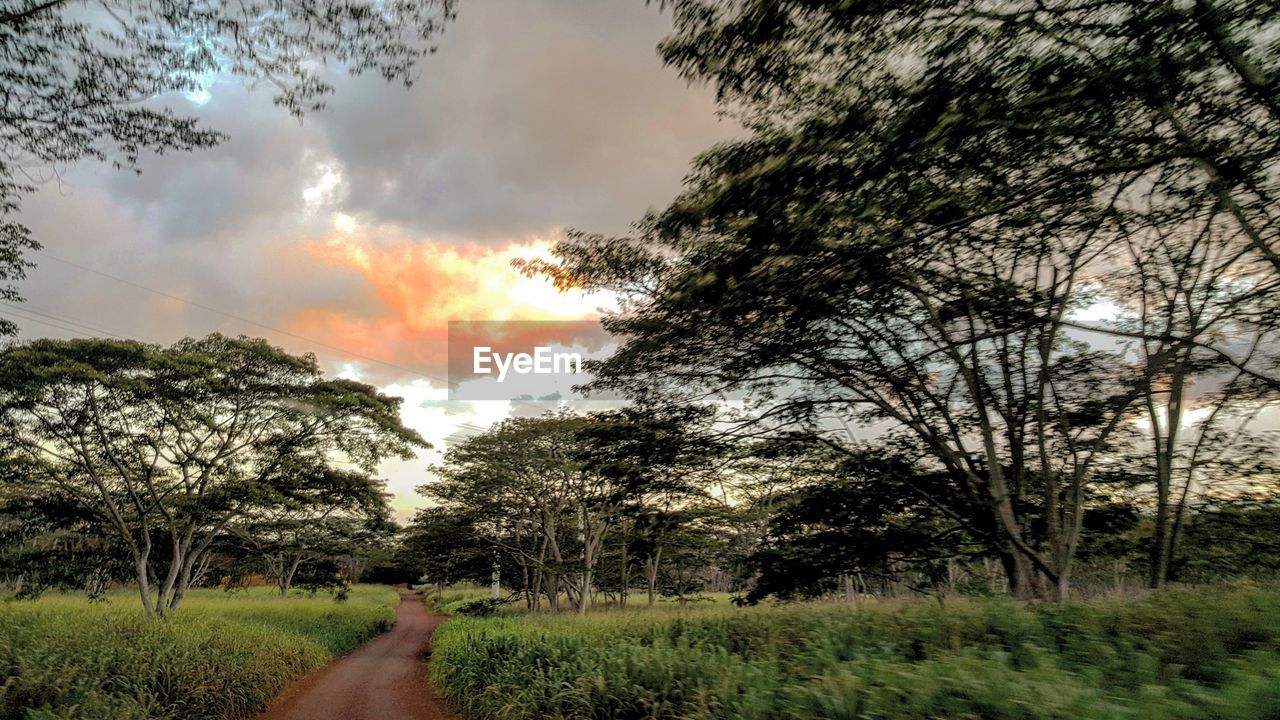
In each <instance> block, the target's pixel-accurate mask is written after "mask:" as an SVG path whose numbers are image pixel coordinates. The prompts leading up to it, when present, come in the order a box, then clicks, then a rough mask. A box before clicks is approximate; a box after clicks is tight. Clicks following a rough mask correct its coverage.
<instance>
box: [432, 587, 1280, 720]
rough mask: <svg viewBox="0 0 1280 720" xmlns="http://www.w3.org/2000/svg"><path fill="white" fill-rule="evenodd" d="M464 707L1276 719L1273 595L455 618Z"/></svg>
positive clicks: (517, 713)
mask: <svg viewBox="0 0 1280 720" xmlns="http://www.w3.org/2000/svg"><path fill="white" fill-rule="evenodd" d="M432 672H433V676H434V678H435V680H436V682H437V684H438V685H439V686H440V688H441V690H442V692H443V693H444V694H445V696H446V697H447V698H448V699H449V701H450V702H451V703H453V704H454V706H455V707H456V708H458V709H459V710H460V711H461V712H462V713H463V714H464V716H465V717H467V718H477V719H478V718H502V719H515V718H619V719H623V718H673V719H674V718H680V719H681V720H697V719H700V718H745V719H755V718H759V719H764V718H867V719H872V718H879V719H885V720H891V719H898V718H912V719H920V720H924V719H927V718H950V719H968V718H996V719H1005V718H1008V719H1010V720H1015V719H1016V720H1033V719H1039V718H1064V719H1065V718H1073V719H1074V718H1082V719H1093V718H1097V719H1102V718H1106V719H1112V718H1115V719H1121V718H1132V719H1134V720H1139V719H1140V720H1148V719H1150V720H1160V719H1164V718H1167V719H1169V720H1173V719H1175V718H1176V719H1178V720H1183V719H1191V718H1205V719H1209V718H1213V719H1225V718H1280V593H1276V592H1271V591H1263V590H1257V589H1217V590H1212V591H1195V592H1193V591H1186V590H1183V591H1173V592H1165V593H1161V594H1159V595H1156V596H1154V597H1151V598H1147V599H1143V600H1137V601H1128V602H1124V601H1106V602H1101V601H1098V602H1088V603H1073V604H1069V605H1023V604H1017V603H1014V602H1012V601H1006V600H998V599H997V600H963V601H949V602H948V603H947V604H946V605H945V606H939V605H938V604H937V603H930V602H919V603H898V604H886V605H874V604H872V605H867V606H865V607H862V608H855V607H852V606H848V605H794V606H776V607H767V608H753V609H736V608H728V607H724V606H722V605H720V604H715V605H711V604H703V605H701V606H698V607H696V608H693V609H690V610H688V611H684V612H679V611H673V610H668V609H663V610H660V611H657V612H645V611H620V612H611V613H602V614H599V615H596V616H588V617H586V618H575V617H569V616H527V617H500V618H492V619H472V618H454V619H452V620H450V621H449V623H448V624H446V625H445V626H443V627H442V629H441V630H440V631H439V633H438V634H437V637H436V640H435V644H434V651H433V655H432Z"/></svg>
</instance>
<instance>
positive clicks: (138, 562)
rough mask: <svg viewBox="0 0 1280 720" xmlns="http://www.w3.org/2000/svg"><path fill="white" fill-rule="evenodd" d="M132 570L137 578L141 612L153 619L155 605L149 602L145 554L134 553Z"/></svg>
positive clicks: (149, 594) (149, 584)
mask: <svg viewBox="0 0 1280 720" xmlns="http://www.w3.org/2000/svg"><path fill="white" fill-rule="evenodd" d="M133 569H134V572H135V573H136V574H137V578H138V594H139V595H141V596H142V610H143V612H144V613H146V616H147V617H154V616H155V614H156V610H155V605H153V604H152V602H151V583H150V582H149V576H150V570H149V568H148V567H147V553H146V552H143V551H139V552H135V553H134V556H133Z"/></svg>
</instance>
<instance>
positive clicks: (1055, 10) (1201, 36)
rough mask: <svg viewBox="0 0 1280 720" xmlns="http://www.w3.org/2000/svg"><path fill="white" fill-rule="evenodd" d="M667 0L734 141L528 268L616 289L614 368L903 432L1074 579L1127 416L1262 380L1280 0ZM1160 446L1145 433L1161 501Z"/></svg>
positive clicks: (818, 426)
mask: <svg viewBox="0 0 1280 720" xmlns="http://www.w3.org/2000/svg"><path fill="white" fill-rule="evenodd" d="M670 5H671V6H672V7H673V13H674V17H675V21H676V32H675V33H674V34H673V36H672V37H670V38H668V39H667V40H666V41H665V42H664V43H663V45H662V47H661V52H662V54H663V56H664V58H665V59H666V60H667V61H668V62H670V63H672V64H674V65H676V66H677V67H679V68H680V69H681V71H682V72H684V73H685V74H686V75H687V76H689V77H691V78H697V79H705V80H709V81H711V82H713V83H714V84H715V86H716V88H717V90H718V93H719V97H720V99H721V101H722V103H723V104H724V106H725V107H726V109H728V110H729V111H730V112H732V113H735V114H736V116H737V117H739V118H740V119H741V120H742V121H743V123H744V125H745V126H746V129H747V136H746V137H745V138H744V139H740V140H737V141H734V142H731V143H726V144H723V145H720V146H717V147H716V148H713V149H712V150H710V151H708V152H707V153H705V154H704V155H702V156H701V157H700V158H699V159H698V161H697V162H696V164H695V168H694V171H693V173H692V174H691V175H690V178H689V180H688V187H687V190H686V192H685V193H684V194H683V195H682V196H681V197H679V198H678V199H677V200H676V202H674V203H673V204H672V205H671V206H670V207H669V208H668V209H666V210H665V211H663V212H661V213H656V214H654V215H652V216H650V217H649V218H646V219H645V220H644V221H643V222H642V223H640V224H639V226H638V229H637V232H636V233H635V235H634V236H633V237H629V238H606V237H600V236H593V235H588V234H575V235H572V236H571V237H570V238H569V239H568V241H567V242H565V243H563V244H561V245H560V246H559V247H558V248H557V250H556V253H557V255H558V256H559V259H560V262H559V263H558V264H555V265H551V264H546V263H536V262H535V263H531V264H530V265H529V266H528V267H529V269H531V270H542V271H545V272H548V273H550V274H551V275H552V276H554V277H556V278H557V280H558V281H559V282H560V283H561V284H562V285H565V286H585V287H588V288H607V289H610V290H614V291H616V292H619V293H620V295H621V297H622V301H623V307H622V312H621V313H619V314H618V315H616V316H615V317H612V318H609V319H607V320H606V325H607V326H609V328H610V329H611V330H614V331H616V332H618V333H619V334H620V335H622V336H624V337H627V338H629V341H628V342H627V344H626V345H625V346H624V347H623V349H622V350H621V351H620V352H619V353H618V354H616V355H615V356H614V357H613V358H612V359H611V360H609V361H607V362H605V363H604V364H603V366H602V367H600V368H599V371H600V372H599V373H598V375H597V377H599V378H600V379H601V383H602V384H611V385H615V386H621V387H623V388H625V389H627V390H630V391H632V392H634V393H637V394H644V393H647V392H650V391H651V389H652V387H653V385H655V384H659V385H661V384H664V383H665V384H667V385H671V386H675V387H676V388H677V389H681V390H684V391H686V392H688V393H689V394H690V395H691V396H695V397H697V396H701V395H705V394H707V393H718V392H724V391H729V390H744V389H745V390H747V391H753V392H754V397H755V398H756V399H757V400H758V404H757V405H756V408H757V410H758V412H757V414H756V416H755V417H754V418H752V420H753V422H754V423H755V425H756V427H759V426H760V423H766V424H773V425H774V426H775V427H778V428H780V429H781V428H788V427H797V426H799V427H805V428H811V429H815V430H818V431H821V430H822V429H823V428H831V427H832V425H833V421H834V422H835V423H836V424H837V428H838V423H839V422H854V423H856V422H859V421H862V422H869V423H875V424H876V425H877V427H878V428H879V429H880V430H884V429H885V428H886V427H887V428H888V429H889V430H890V432H891V433H892V434H893V435H895V436H896V437H897V438H899V439H900V441H901V442H904V443H907V444H908V445H909V446H910V447H911V450H912V452H914V453H916V454H917V455H918V457H919V460H920V462H921V463H923V466H922V469H923V470H925V471H926V476H927V477H931V478H938V482H935V483H933V484H932V485H931V486H928V487H925V486H923V485H920V484H919V483H916V484H914V485H913V490H914V491H915V492H917V493H918V494H919V495H920V496H922V497H924V498H926V499H928V501H929V502H931V503H934V504H935V505H936V506H937V507H938V508H940V509H943V510H945V511H946V512H949V513H952V514H955V515H956V516H957V517H962V518H963V519H964V520H965V522H966V523H967V524H968V529H969V531H970V532H972V533H974V534H975V535H976V536H978V537H982V538H986V539H987V541H988V542H989V543H990V544H991V546H992V548H993V549H994V550H996V551H997V552H999V553H1000V555H1001V556H1002V558H1003V560H1004V563H1005V567H1006V570H1007V572H1008V574H1009V577H1010V578H1011V580H1012V586H1013V587H1014V588H1015V591H1016V592H1018V593H1019V594H1023V595H1029V594H1033V593H1037V592H1047V591H1049V588H1048V587H1046V586H1055V587H1054V589H1053V591H1052V592H1054V593H1055V594H1056V595H1058V596H1065V595H1066V593H1067V592H1068V591H1069V587H1070V577H1071V570H1072V560H1073V557H1074V554H1075V550H1076V548H1077V547H1078V544H1079V540H1080V535H1081V531H1082V528H1083V518H1084V511H1085V507H1086V505H1087V503H1088V502H1089V498H1090V497H1091V492H1092V491H1093V490H1094V489H1095V488H1096V486H1097V485H1098V484H1099V483H1101V482H1104V481H1105V479H1106V478H1108V477H1112V476H1113V475H1114V473H1112V472H1110V471H1111V470H1112V469H1113V467H1112V466H1113V465H1114V464H1116V463H1117V462H1120V460H1119V458H1120V456H1121V455H1122V453H1121V452H1120V450H1121V449H1122V448H1127V447H1129V446H1130V445H1131V444H1132V443H1133V442H1135V440H1134V438H1133V437H1131V436H1132V434H1133V433H1134V432H1135V431H1136V430H1138V429H1141V425H1140V424H1139V423H1138V422H1136V421H1137V418H1138V417H1139V416H1140V415H1141V414H1146V415H1147V416H1148V420H1149V421H1150V422H1151V423H1152V424H1155V422H1154V421H1155V420H1157V419H1159V418H1163V417H1166V416H1172V417H1173V418H1174V419H1173V422H1174V423H1179V422H1180V418H1181V416H1182V414H1183V410H1184V409H1185V405H1186V402H1187V395H1186V392H1185V390H1186V389H1187V388H1188V387H1189V383H1190V382H1191V381H1192V380H1193V379H1199V380H1201V381H1202V382H1222V381H1226V382H1236V383H1240V384H1247V385H1248V386H1249V392H1250V394H1251V396H1252V397H1253V398H1254V399H1255V404H1256V402H1270V401H1273V399H1274V397H1275V391H1276V390H1277V388H1280V381H1278V378H1280V373H1278V372H1277V365H1276V363H1277V359H1278V355H1277V353H1276V352H1275V342H1276V324H1277V317H1276V315H1275V313H1274V311H1273V308H1274V307H1275V305H1276V303H1277V298H1278V293H1280V262H1277V260H1278V258H1280V256H1277V254H1276V243H1277V233H1278V232H1280V228H1278V227H1277V223H1276V222H1275V219H1276V213H1277V209H1276V207H1275V205H1274V202H1273V200H1272V199H1271V198H1274V197H1275V196H1276V193H1277V192H1280V186H1277V182H1280V179H1278V177H1280V176H1277V175H1276V173H1275V172H1274V168H1275V167H1276V163H1277V162H1278V161H1280V113H1277V112H1276V106H1275V103H1274V99H1273V98H1274V95H1275V90H1276V83H1277V80H1276V78H1277V69H1278V67H1280V60H1278V56H1277V51H1276V48H1275V47H1274V45H1273V44H1268V41H1267V40H1265V38H1268V37H1273V36H1274V34H1275V32H1276V30H1277V27H1280V10H1277V8H1276V7H1275V6H1274V5H1265V6H1264V4H1257V3H1246V2H1234V3H1227V2H1221V3H1217V4H1213V3H1210V2H1191V3H1166V2H1147V1H1146V0H1114V1H1104V2H1098V3H1077V2H1073V1H1071V0H1061V1H1050V2H1034V3H1033V2H1025V3H1024V2H1007V3H1002V2H997V3H988V2H979V1H977V0H973V1H966V2H959V3H955V2H931V1H927V0H891V1H890V2H882V3H848V2H836V1H834V0H832V1H830V2H826V1H822V0H803V1H802V0H783V1H781V2H775V1H772V0H769V1H765V0H734V1H731V2H717V3H710V2H703V1H701V0H676V1H675V2H672V3H670ZM1102 301H1109V303H1110V305H1107V304H1105V303H1104V302H1102ZM1100 308H1101V310H1100ZM1108 308H1110V310H1109V311H1107V312H1104V311H1106V310H1108ZM1224 378H1225V380H1224ZM1230 378H1236V379H1235V380H1231V379H1230ZM1173 427H1176V425H1175V426H1173ZM1160 438H1163V440H1161V439H1160ZM832 442H833V446H839V447H842V448H844V449H846V450H847V449H848V444H847V443H840V442H835V441H832ZM1171 442H1172V443H1174V444H1176V443H1177V438H1170V437H1169V426H1165V425H1164V424H1160V426H1157V427H1155V428H1154V429H1153V430H1152V446H1153V449H1152V452H1151V454H1150V455H1149V456H1148V457H1149V458H1150V461H1151V462H1150V465H1151V468H1150V469H1151V479H1152V484H1153V485H1154V486H1155V487H1156V490H1157V491H1156V493H1155V495H1156V501H1155V504H1156V505H1157V513H1158V514H1159V515H1160V516H1163V517H1166V518H1168V517H1169V516H1170V507H1169V505H1170V502H1171V498H1172V493H1171V492H1170V491H1169V488H1170V486H1171V485H1170V483H1171V480H1170V478H1171V476H1172V475H1173V473H1172V472H1170V470H1169V464H1168V463H1169V452H1168V447H1169V445H1170V443H1171ZM974 507H977V508H981V509H982V510H981V512H980V513H979V514H977V515H965V514H964V513H963V512H962V511H963V510H964V509H966V508H974ZM1160 527H1161V528H1163V529H1162V530H1161V531H1160V532H1161V533H1162V539H1161V540H1160V544H1161V545H1162V546H1167V545H1168V542H1169V538H1168V535H1169V533H1171V532H1172V530H1171V528H1172V523H1171V522H1165V523H1163V524H1161V526H1160ZM1166 554H1167V553H1166V552H1164V551H1163V550H1157V551H1155V552H1154V555H1153V557H1154V558H1156V559H1157V560H1158V559H1159V558H1160V557H1163V556H1164V555H1166ZM1159 572H1160V571H1159V570H1157V571H1156V573H1157V574H1159Z"/></svg>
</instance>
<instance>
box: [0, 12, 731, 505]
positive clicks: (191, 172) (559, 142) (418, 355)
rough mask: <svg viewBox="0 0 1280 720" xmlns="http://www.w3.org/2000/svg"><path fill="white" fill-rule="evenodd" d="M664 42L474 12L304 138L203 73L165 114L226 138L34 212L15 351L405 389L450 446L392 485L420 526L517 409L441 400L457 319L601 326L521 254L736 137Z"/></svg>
mask: <svg viewBox="0 0 1280 720" xmlns="http://www.w3.org/2000/svg"><path fill="white" fill-rule="evenodd" d="M668 30H669V20H668V19H667V18H666V17H664V16H662V15H661V14H660V12H659V11H658V9H657V8H656V7H654V6H652V5H646V3H644V2H641V1H640V0H466V2H463V3H460V7H459V10H458V17H457V20H456V21H455V22H454V23H453V24H451V25H450V26H449V27H448V28H447V29H446V31H445V33H444V35H443V36H442V37H441V38H440V40H439V43H438V44H439V50H438V52H437V53H436V54H435V55H433V56H431V57H430V58H428V59H427V60H425V61H424V63H423V65H422V67H421V76H420V78H419V80H418V81H417V82H416V83H415V85H414V86H413V87H412V88H411V89H409V90H405V89H404V88H403V87H402V86H400V85H398V84H387V83H385V82H383V81H381V80H380V79H378V78H373V77H361V78H347V77H345V76H335V78H334V80H335V85H336V86H337V93H336V95H335V96H333V97H332V98H331V99H330V101H329V106H328V108H326V109H325V110H324V111H321V112H319V113H317V114H313V115H310V116H308V117H307V118H306V119H305V120H304V121H303V122H301V123H299V122H298V121H297V120H296V119H294V118H292V117H290V116H289V115H288V114H287V113H286V112H285V111H283V110H281V109H280V108H277V107H275V106H273V105H272V102H271V94H270V92H268V91H267V89H265V88H259V89H256V90H255V89H251V88H246V87H244V86H242V85H241V84H240V83H239V82H238V81H236V80H233V79H230V78H224V77H211V78H209V79H208V82H207V84H206V87H205V89H204V91H202V92H198V93H190V94H188V95H187V96H179V97H175V98H171V99H167V100H166V102H169V103H171V104H172V105H173V106H174V107H175V109H177V110H179V111H181V112H183V113H184V114H190V115H193V116H195V117H198V118H199V119H200V120H201V121H202V122H204V123H206V124H207V125H208V126H209V127H212V128H214V129H217V130H220V131H223V132H225V133H227V134H228V135H229V136H230V139H229V140H227V141H226V142H225V143H223V144H222V145H221V146H219V147H217V148H214V149H212V150H206V151H201V152H198V153H174V154H167V155H164V156H158V157H156V156H152V157H144V158H143V159H142V161H141V162H140V164H139V170H140V171H141V172H140V173H137V174H135V173H132V172H122V171H119V170H114V169H112V168H111V167H110V166H107V165H102V164H94V163H85V164H81V165H74V166H71V167H68V168H62V169H60V173H59V175H60V177H59V179H58V180H57V181H56V182H50V183H46V184H45V185H44V186H42V187H41V188H40V190H39V192H37V193H36V194H35V195H33V196H31V197H30V198H29V199H28V200H27V201H26V202H25V205H24V207H23V210H22V216H21V220H22V221H23V222H24V223H26V224H27V225H28V226H29V227H30V228H31V229H32V231H33V232H34V234H35V237H36V239H37V240H39V241H40V242H41V243H42V244H43V245H44V251H43V252H42V253H38V254H35V255H33V256H32V259H33V260H35V261H36V262H37V263H38V267H36V268H35V269H34V270H32V271H31V272H30V274H29V277H28V278H27V280H26V281H24V282H23V283H22V284H21V286H20V290H21V292H22V294H23V295H24V297H25V298H26V300H27V302H26V303H25V304H24V305H23V306H22V309H21V310H19V311H16V312H20V313H22V314H23V315H25V318H26V319H21V318H19V319H18V322H19V323H20V325H21V326H22V327H23V336H24V337H73V336H101V335H114V336H120V337H128V338H135V339H139V340H144V341H148V342H155V343H163V344H167V343H171V342H174V341H176V340H178V339H181V338H182V337H184V336H201V335H205V334H207V333H210V332H215V331H217V332H222V333H226V334H234V335H238V334H247V335H252V336H257V337H265V338H268V339H269V340H271V341H272V342H274V343H275V344H277V345H279V346H281V347H283V348H285V349H286V350H288V351H290V352H295V353H303V352H313V353H315V354H316V355H317V357H318V358H319V360H320V362H321V365H322V367H324V369H325V370H326V372H327V373H330V374H333V375H340V376H343V377H349V378H354V379H359V380H362V381H365V382H370V383H372V384H374V385H377V386H378V387H380V388H381V389H382V390H383V391H384V392H387V393H389V394H393V395H397V396H400V397H403V398H404V399H405V402H404V406H403V409H402V413H403V417H404V420H405V422H406V423H408V424H409V425H410V426H412V427H413V428H415V429H417V430H418V431H419V432H420V433H421V434H422V435H423V436H424V437H425V438H426V439H427V440H428V441H429V442H431V443H432V445H433V446H434V447H433V449H432V450H428V451H423V452H422V453H420V456H419V457H418V459H417V460H414V461H412V462H402V461H395V462H387V463H385V464H384V465H383V466H382V468H381V469H380V470H381V474H382V475H383V477H385V478H386V479H387V481H388V490H389V491H390V492H391V493H393V495H394V497H393V501H392V504H393V507H394V509H395V510H396V513H397V516H398V517H399V518H400V519H402V520H405V519H407V518H408V517H409V516H410V515H411V514H412V511H413V509H414V508H416V507H420V506H422V505H424V504H426V501H425V499H423V498H422V497H421V496H419V495H418V494H417V493H416V491H415V488H416V487H417V486H419V485H421V484H423V483H426V482H429V480H430V478H431V473H430V467H431V466H432V465H433V464H435V463H437V462H439V460H440V454H441V453H442V452H443V451H444V450H446V449H448V447H449V446H450V443H452V442H456V441H457V440H458V439H460V438H461V437H464V436H466V435H467V434H469V433H473V432H475V430H474V428H478V427H485V426H487V425H489V424H491V423H494V422H498V421H500V420H502V419H503V418H506V417H508V416H510V415H511V414H513V413H519V412H520V411H521V408H520V407H519V406H515V407H513V406H512V405H511V404H510V403H508V402H506V401H475V402H457V401H448V400H446V399H445V397H446V386H445V383H444V382H443V376H444V375H445V367H446V363H445V359H446V344H445V328H446V323H447V322H448V321H449V320H551V319H564V320H568V319H579V318H589V317H593V316H596V315H598V314H599V310H600V308H601V307H602V303H607V299H603V298H597V297H585V296H582V295H581V294H561V293H557V292H556V291H555V290H554V288H552V287H551V286H550V284H549V283H547V282H546V281H545V280H542V279H531V278H526V277H523V276H521V275H520V274H519V273H518V272H517V271H515V270H514V269H513V268H511V266H510V261H511V260H512V259H513V258H517V257H534V256H546V253H547V249H548V248H549V247H550V245H551V244H552V243H554V242H555V241H556V240H557V239H558V238H559V237H561V236H562V234H563V233H564V232H565V230H566V228H571V227H572V228H580V229H583V230H589V231H593V232H604V233H621V232H625V231H626V230H627V228H628V226H629V224H630V223H631V222H633V221H635V220H637V219H639V218H640V217H641V216H642V215H643V214H644V212H645V211H646V210H647V209H649V208H655V207H662V206H664V205H665V204H666V203H667V202H668V201H670V200H671V198H672V197H673V196H674V195H675V194H676V193H677V192H678V191H679V189H680V183H681V179H682V177H683V176H684V174H685V172H686V171H687V169H688V166H689V161H690V160H691V159H692V158H693V156H694V155H696V154H697V153H698V152H700V151H702V150H703V149H705V148H707V147H709V146H710V145H712V144H714V143H715V142H717V141H718V140H722V139H725V138H728V137H730V136H731V135H732V134H733V131H734V129H735V128H734V126H733V125H732V124H731V122H730V121H728V120H723V119H721V118H719V117H717V115H716V112H715V106H714V103H713V97H712V93H711V91H710V90H709V89H708V88H706V87H697V86H689V85H688V84H686V83H685V82H684V81H683V80H682V79H680V78H679V77H678V76H677V74H676V72H675V71H674V70H672V69H669V68H665V67H664V66H663V65H662V64H661V62H660V61H659V60H658V57H657V54H656V51H655V45H656V44H657V42H658V40H659V39H661V38H662V36H663V35H665V34H666V32H667V31H668ZM9 311H10V309H9V308H6V309H5V312H9Z"/></svg>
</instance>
